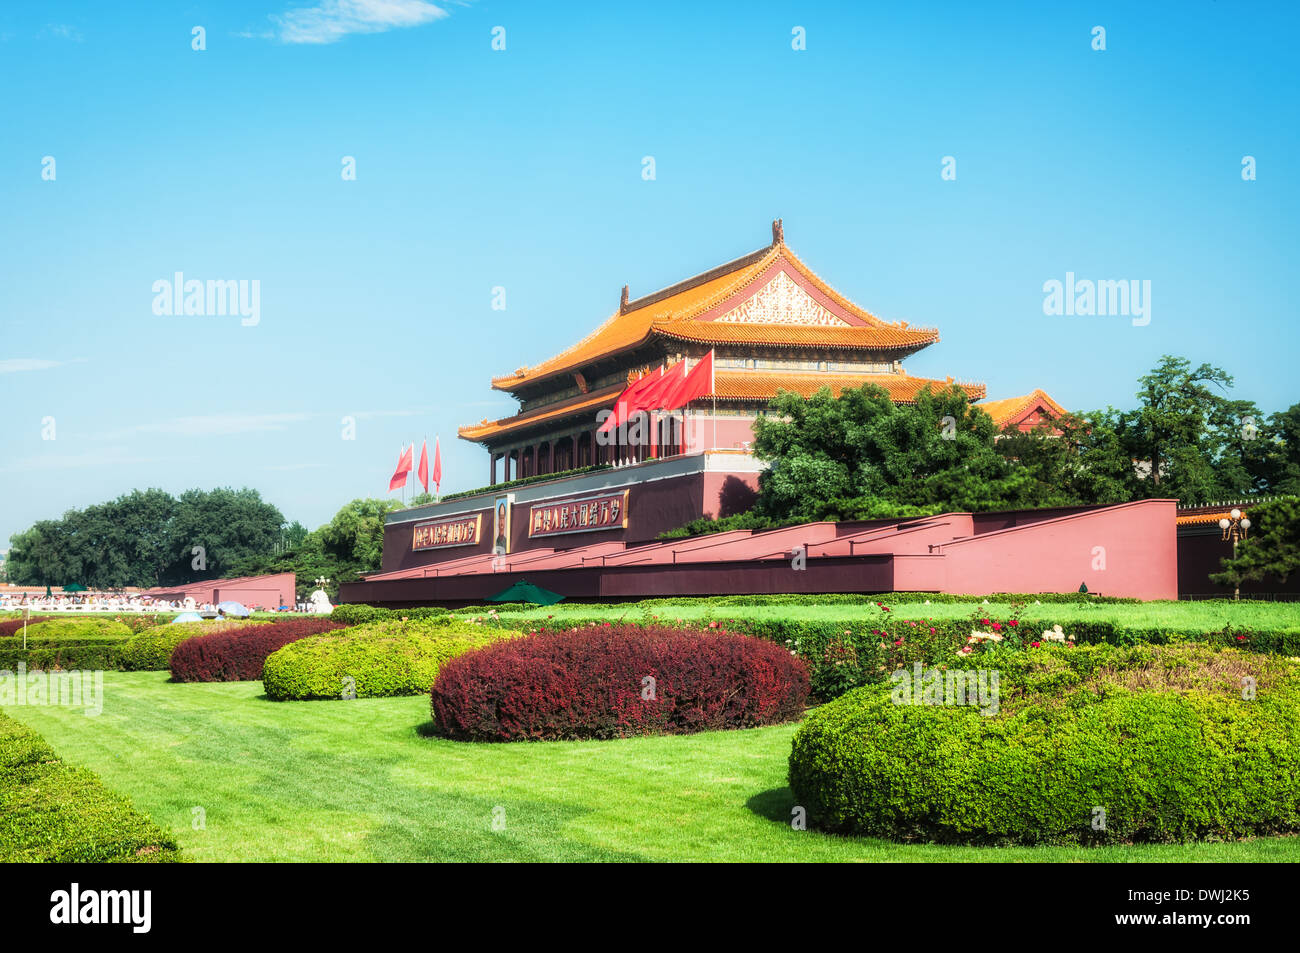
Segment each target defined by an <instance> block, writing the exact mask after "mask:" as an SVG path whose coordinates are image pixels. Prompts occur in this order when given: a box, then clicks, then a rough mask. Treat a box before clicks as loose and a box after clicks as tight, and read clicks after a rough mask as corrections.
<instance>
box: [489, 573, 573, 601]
mask: <svg viewBox="0 0 1300 953" xmlns="http://www.w3.org/2000/svg"><path fill="white" fill-rule="evenodd" d="M563 598H564V596H562V595H560V594H559V593H557V592H551V591H550V590H549V589H543V588H542V587H541V586H534V585H533V584H532V583H531V582H529V581H528V580H526V579H520V580H519V581H518V582H517V583H515V584H514V585H513V586H511V587H510V588H509V589H507V590H505V592H498V593H497V594H496V595H495V596H489V597H488V602H531V603H533V604H534V605H539V606H553V605H555V603H557V602H559V601H560V600H561V599H563Z"/></svg>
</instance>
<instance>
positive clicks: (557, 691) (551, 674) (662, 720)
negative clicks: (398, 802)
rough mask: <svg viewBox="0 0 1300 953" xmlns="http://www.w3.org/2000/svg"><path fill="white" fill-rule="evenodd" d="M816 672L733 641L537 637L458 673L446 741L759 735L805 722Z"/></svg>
mask: <svg viewBox="0 0 1300 953" xmlns="http://www.w3.org/2000/svg"><path fill="white" fill-rule="evenodd" d="M807 698H808V670H807V666H806V665H805V664H804V663H803V662H802V661H801V660H800V659H798V658H796V657H795V656H794V655H792V654H791V653H790V652H789V651H787V650H785V649H782V648H780V647H778V646H776V645H773V644H771V643H770V642H764V641H762V640H760V639H753V638H749V637H747V636H744V635H738V634H736V633H731V632H724V631H708V630H705V631H692V630H689V629H676V628H669V627H666V626H658V627H649V628H641V627H639V626H635V625H620V626H612V625H609V624H605V625H599V626H587V627H583V628H578V629H570V630H568V631H556V632H538V633H535V634H532V635H529V636H527V637H526V638H522V639H516V640H513V641H510V642H504V643H501V644H499V645H493V646H491V647H489V648H486V649H482V650H481V651H478V652H472V653H470V654H469V655H465V656H462V657H461V658H458V659H454V660H452V661H451V662H449V663H447V665H445V666H444V667H443V669H442V671H441V672H440V673H439V675H438V680H437V681H436V682H435V683H434V685H433V691H432V692H431V703H432V710H433V717H434V722H435V723H436V725H437V727H438V730H439V731H440V732H441V733H442V734H444V735H446V736H448V737H451V738H457V739H462V740H472V741H516V740H538V739H566V738H573V739H580V738H623V737H628V736H631V735H648V734H686V733H690V732H696V731H715V730H719V729H724V728H749V727H753V726H756V725H770V724H776V723H779V722H785V721H790V720H792V719H794V718H797V717H799V715H800V714H802V712H803V710H804V705H805V703H806V702H807Z"/></svg>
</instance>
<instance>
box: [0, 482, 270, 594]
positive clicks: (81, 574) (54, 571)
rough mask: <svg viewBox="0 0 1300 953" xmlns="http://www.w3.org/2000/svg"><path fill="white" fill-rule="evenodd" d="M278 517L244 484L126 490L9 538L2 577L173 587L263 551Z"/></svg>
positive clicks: (45, 582)
mask: <svg viewBox="0 0 1300 953" xmlns="http://www.w3.org/2000/svg"><path fill="white" fill-rule="evenodd" d="M283 524H284V516H283V515H282V514H281V513H280V511H279V510H278V509H277V508H276V507H274V506H272V505H271V504H270V503H267V502H266V501H265V500H263V499H262V497H261V495H260V494H259V493H258V492H257V491H256V490H252V489H248V488H245V489H241V490H233V489H230V488H218V489H215V490H206V491H205V490H187V491H185V492H184V493H182V494H181V495H180V497H179V498H177V497H173V496H172V495H171V494H169V493H166V492H164V491H162V490H159V489H149V490H133V491H132V492H130V493H126V494H124V495H122V496H120V497H118V498H117V499H115V500H110V501H109V502H107V503H98V504H95V505H92V506H88V507H86V508H85V509H81V510H68V511H67V512H66V513H64V514H63V517H62V518H61V519H57V520H41V521H39V522H37V523H36V524H34V525H33V526H32V527H31V528H30V529H28V530H26V531H24V532H21V533H16V534H14V535H13V536H12V537H10V544H11V547H10V550H9V560H8V563H9V578H10V580H11V581H13V582H15V583H18V584H22V585H67V584H69V583H74V582H75V583H80V584H81V585H83V586H87V587H89V588H91V589H118V588H121V587H123V586H144V587H148V586H157V585H175V584H178V583H185V582H195V581H198V580H201V579H214V578H218V577H220V576H223V575H228V574H229V569H230V567H232V566H233V565H235V564H236V563H238V562H239V561H240V560H242V559H245V558H247V557H248V556H250V555H252V554H254V553H259V552H263V551H269V550H270V549H271V547H272V546H273V544H274V543H275V541H276V540H277V539H278V538H279V536H280V532H281V527H282V526H283Z"/></svg>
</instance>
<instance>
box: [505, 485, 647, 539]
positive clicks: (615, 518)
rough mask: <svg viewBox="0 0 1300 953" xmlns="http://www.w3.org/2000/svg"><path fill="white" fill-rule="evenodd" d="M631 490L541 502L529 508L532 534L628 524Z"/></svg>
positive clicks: (535, 535) (571, 531)
mask: <svg viewBox="0 0 1300 953" xmlns="http://www.w3.org/2000/svg"><path fill="white" fill-rule="evenodd" d="M627 493H628V491H627V490H623V491H622V492H621V493H610V494H607V495H604V496H589V497H584V498H582V499H579V500H560V501H559V502H555V503H538V504H536V505H535V506H532V507H531V508H530V509H529V511H528V535H529V537H537V536H558V535H560V534H561V533H589V532H592V531H594V530H601V529H624V528H626V527H627Z"/></svg>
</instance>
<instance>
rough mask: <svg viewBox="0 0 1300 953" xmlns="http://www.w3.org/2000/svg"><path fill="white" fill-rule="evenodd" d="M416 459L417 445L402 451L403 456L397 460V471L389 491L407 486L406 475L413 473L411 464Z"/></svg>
mask: <svg viewBox="0 0 1300 953" xmlns="http://www.w3.org/2000/svg"><path fill="white" fill-rule="evenodd" d="M414 457H415V444H411V445H410V446H409V447H407V448H406V449H405V450H403V451H402V455H401V456H400V457H398V458H397V469H396V470H395V471H393V478H392V479H391V480H389V481H388V490H389V492H390V493H391V492H392V491H393V490H396V489H399V488H401V487H404V486H406V475H407V474H408V473H410V472H411V463H412V460H413V458H414Z"/></svg>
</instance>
